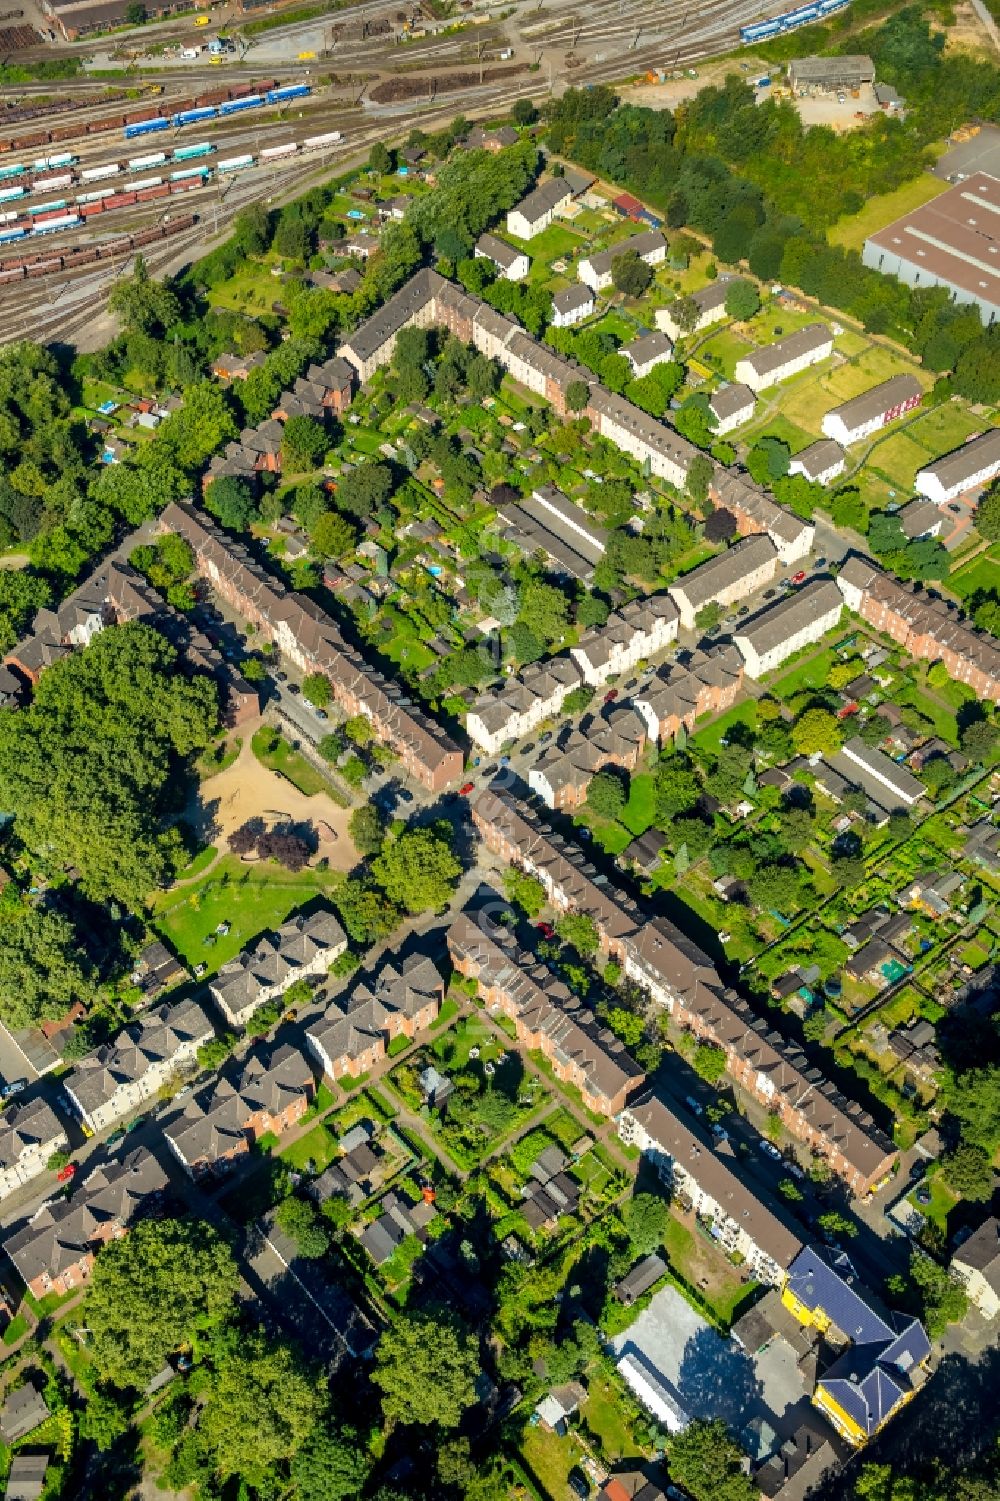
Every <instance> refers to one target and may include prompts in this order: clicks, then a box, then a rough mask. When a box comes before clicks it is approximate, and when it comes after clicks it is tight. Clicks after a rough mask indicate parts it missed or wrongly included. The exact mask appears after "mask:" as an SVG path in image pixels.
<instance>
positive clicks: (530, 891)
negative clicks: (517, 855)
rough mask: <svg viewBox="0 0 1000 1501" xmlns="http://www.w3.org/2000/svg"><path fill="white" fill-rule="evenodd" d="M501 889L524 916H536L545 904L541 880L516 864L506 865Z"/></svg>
mask: <svg viewBox="0 0 1000 1501" xmlns="http://www.w3.org/2000/svg"><path fill="white" fill-rule="evenodd" d="M503 889H504V891H505V892H506V893H507V898H508V900H509V901H511V902H513V903H514V906H515V907H520V909H521V911H522V912H523V913H524V914H525V916H526V917H537V916H538V914H539V913H540V912H541V910H542V908H543V907H544V906H545V900H546V898H545V887H544V886H543V885H542V883H541V881H539V880H538V878H537V877H536V876H529V874H528V872H527V871H526V870H520V869H519V868H518V867H517V866H516V865H511V866H508V868H507V869H506V870H505V871H504V873H503Z"/></svg>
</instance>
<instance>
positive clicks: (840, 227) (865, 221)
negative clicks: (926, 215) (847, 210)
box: [827, 172, 948, 250]
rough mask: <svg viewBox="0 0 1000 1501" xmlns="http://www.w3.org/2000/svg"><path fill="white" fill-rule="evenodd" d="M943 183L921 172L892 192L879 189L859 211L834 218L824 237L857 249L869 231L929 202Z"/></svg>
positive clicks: (880, 227)
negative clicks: (876, 194) (834, 221)
mask: <svg viewBox="0 0 1000 1501" xmlns="http://www.w3.org/2000/svg"><path fill="white" fill-rule="evenodd" d="M947 186H948V184H947V183H946V182H944V181H942V179H941V178H939V177H932V176H931V174H930V173H929V172H922V173H921V174H920V176H919V177H914V178H913V179H912V180H911V181H910V182H904V183H903V185H902V187H899V188H896V189H895V190H894V191H893V192H891V193H880V194H879V195H878V197H876V198H870V199H869V200H868V202H867V203H866V204H865V206H864V208H863V209H861V211H860V212H859V213H857V214H849V215H847V216H846V217H845V218H843V219H838V220H837V223H836V224H834V225H832V226H831V228H830V229H828V230H827V239H828V240H829V241H830V243H831V245H843V246H844V248H845V250H860V249H861V247H862V245H863V244H864V242H865V240H867V238H868V236H869V235H872V234H874V233H875V231H876V230H879V229H884V228H885V226H886V225H887V224H891V223H892V222H893V220H894V219H901V218H902V217H903V215H904V214H911V213H912V212H913V210H914V209H916V208H919V207H920V205H921V204H922V203H929V202H930V201H931V199H932V198H936V197H937V196H938V194H939V193H943V192H944V190H945V189H946V188H947Z"/></svg>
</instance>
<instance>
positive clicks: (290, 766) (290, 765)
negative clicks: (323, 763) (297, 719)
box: [250, 725, 330, 797]
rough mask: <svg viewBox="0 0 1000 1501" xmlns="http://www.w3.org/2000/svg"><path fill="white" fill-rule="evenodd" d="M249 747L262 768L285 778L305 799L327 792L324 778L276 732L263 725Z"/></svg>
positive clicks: (327, 787) (327, 784)
mask: <svg viewBox="0 0 1000 1501" xmlns="http://www.w3.org/2000/svg"><path fill="white" fill-rule="evenodd" d="M250 745H251V747H252V749H253V753H254V755H255V756H256V757H257V760H258V761H259V762H260V763H261V765H262V766H266V767H267V768H268V770H269V771H277V772H279V773H280V774H281V776H283V777H287V779H288V780H289V781H290V782H291V784H292V786H293V787H297V788H298V789H299V791H300V792H301V793H303V794H304V795H305V796H306V797H313V796H314V795H315V794H316V793H317V792H329V790H330V786H329V783H328V782H327V780H326V778H325V777H323V776H320V774H319V772H318V771H317V770H316V768H315V767H314V766H311V765H310V763H309V762H308V761H307V760H306V758H305V756H301V755H299V753H298V751H294V750H292V747H291V746H290V745H289V744H288V741H287V740H284V739H282V737H281V736H280V735H279V734H278V733H277V731H276V730H272V729H271V728H270V727H269V726H267V725H264V726H263V727H262V728H261V729H259V730H258V731H257V733H256V735H254V737H253V739H252V740H251V742H250Z"/></svg>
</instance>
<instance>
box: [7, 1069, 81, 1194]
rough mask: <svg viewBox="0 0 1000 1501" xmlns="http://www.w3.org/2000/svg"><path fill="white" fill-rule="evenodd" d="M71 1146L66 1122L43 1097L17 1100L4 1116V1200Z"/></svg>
mask: <svg viewBox="0 0 1000 1501" xmlns="http://www.w3.org/2000/svg"><path fill="white" fill-rule="evenodd" d="M68 1146H69V1141H68V1140H67V1137H66V1132H65V1130H64V1129H63V1125H62V1122H61V1121H60V1119H59V1117H58V1116H57V1115H56V1113H55V1111H54V1110H53V1109H52V1107H51V1105H49V1104H48V1103H47V1102H46V1101H45V1100H43V1099H42V1098H41V1097H40V1096H37V1095H36V1096H35V1097H34V1098H33V1099H27V1100H25V1099H18V1098H17V1097H16V1096H15V1097H14V1098H13V1100H12V1101H11V1103H10V1104H9V1105H8V1106H7V1108H6V1109H5V1110H4V1111H3V1113H2V1114H0V1199H5V1198H6V1197H7V1195H8V1194H10V1193H13V1192H14V1190H15V1189H16V1188H23V1187H24V1185H25V1184H26V1183H30V1182H31V1180H32V1178H37V1177H38V1175H39V1173H44V1171H45V1166H46V1163H47V1162H48V1160H49V1158H50V1157H51V1156H52V1153H53V1152H62V1151H64V1150H65V1149H66V1147H68Z"/></svg>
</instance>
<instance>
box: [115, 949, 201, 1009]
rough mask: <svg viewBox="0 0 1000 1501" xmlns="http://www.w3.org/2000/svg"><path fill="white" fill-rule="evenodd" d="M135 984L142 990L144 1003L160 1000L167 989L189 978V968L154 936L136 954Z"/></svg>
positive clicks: (133, 972) (133, 982) (133, 978)
mask: <svg viewBox="0 0 1000 1501" xmlns="http://www.w3.org/2000/svg"><path fill="white" fill-rule="evenodd" d="M130 978H131V980H132V984H133V985H137V986H138V987H139V989H140V990H141V991H142V994H143V1000H144V1004H146V1005H149V1004H150V1002H152V1001H155V1000H158V999H159V997H160V996H161V995H162V994H163V992H164V991H165V990H169V989H171V987H172V986H174V985H180V984H181V982H182V981H183V980H187V979H189V978H190V977H189V975H188V972H187V970H186V969H185V968H184V966H183V964H182V963H181V962H180V960H179V959H178V958H176V956H175V955H174V954H172V953H171V952H170V950H169V949H168V948H167V946H166V944H165V943H161V942H160V940H159V939H158V938H154V939H153V940H152V942H151V943H147V944H146V945H145V947H144V948H141V949H140V950H139V952H138V954H137V955H136V958H135V965H134V967H133V969H132V974H131V976H130Z"/></svg>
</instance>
